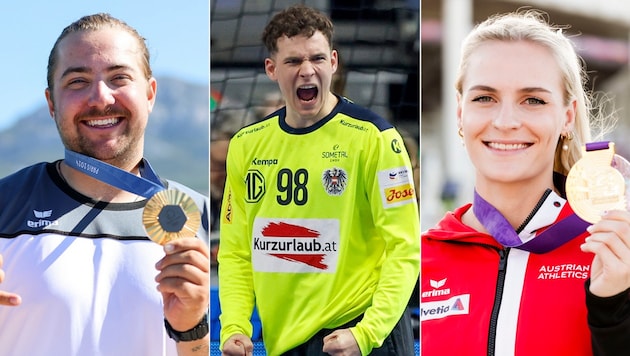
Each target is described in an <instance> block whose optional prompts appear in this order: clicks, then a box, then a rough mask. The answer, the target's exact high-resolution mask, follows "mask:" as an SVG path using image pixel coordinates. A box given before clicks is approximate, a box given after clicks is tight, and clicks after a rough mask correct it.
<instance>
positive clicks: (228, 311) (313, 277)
mask: <svg viewBox="0 0 630 356" xmlns="http://www.w3.org/2000/svg"><path fill="white" fill-rule="evenodd" d="M284 115H285V109H281V110H279V111H278V112H277V113H276V114H275V115H273V116H270V117H269V118H267V119H265V120H264V121H261V122H258V123H256V124H253V125H251V126H248V127H246V128H243V129H242V130H241V131H239V132H238V133H237V134H236V135H235V136H234V137H233V138H232V140H231V142H230V148H229V152H228V158H227V182H226V188H225V195H224V201H223V204H222V212H221V228H220V248H219V257H218V258H219V297H220V302H221V309H222V315H221V316H220V320H221V325H222V330H221V345H223V343H224V342H225V341H226V340H227V339H228V338H229V337H230V336H231V335H233V334H235V333H243V334H246V335H250V336H251V333H252V326H251V324H250V322H249V318H250V316H251V313H252V310H253V307H254V303H256V305H257V307H258V312H259V315H260V319H261V323H262V329H263V341H264V343H265V347H266V349H267V352H268V354H269V355H279V354H281V353H283V352H285V351H287V350H289V349H291V348H294V347H296V346H298V345H300V344H302V343H304V342H306V341H307V340H308V339H309V338H310V337H312V336H313V335H314V334H315V333H316V332H318V331H319V330H321V329H324V328H334V327H337V326H340V325H342V324H344V323H347V322H349V321H351V320H353V319H355V318H356V317H358V316H359V315H361V314H364V317H363V319H362V321H360V322H359V323H358V324H357V325H356V326H355V327H353V328H352V329H351V331H352V333H353V335H354V337H355V339H356V340H357V342H358V344H359V347H360V348H361V351H362V353H363V354H368V353H369V352H370V351H371V350H372V348H374V347H379V346H380V345H381V344H382V343H383V341H384V339H385V338H386V337H387V336H388V335H389V333H390V332H391V330H392V329H393V327H394V326H395V325H396V323H397V322H398V320H399V319H400V317H401V315H402V313H403V311H404V309H405V307H406V305H407V302H408V300H409V297H410V295H411V291H412V290H413V287H414V285H415V283H416V281H417V279H418V276H419V268H420V267H419V265H420V226H419V225H420V219H419V215H418V206H417V203H416V197H415V191H414V187H413V178H412V170H411V166H410V162H409V156H408V154H407V152H406V150H405V147H404V144H403V141H402V138H401V136H400V134H399V133H398V132H397V131H396V130H395V128H394V127H393V126H392V125H391V124H390V123H389V122H387V121H386V120H385V119H383V118H381V117H379V116H377V115H376V114H374V113H373V112H371V111H369V110H367V109H364V108H361V107H359V106H357V105H355V104H353V103H351V102H349V101H347V99H344V98H340V101H339V103H338V104H337V106H336V107H335V109H334V110H333V112H332V113H331V114H330V115H328V116H327V117H326V118H324V119H322V120H321V121H320V122H318V123H317V124H316V125H314V126H312V127H309V128H306V129H294V128H291V127H289V126H288V125H287V124H286V122H285V121H284Z"/></svg>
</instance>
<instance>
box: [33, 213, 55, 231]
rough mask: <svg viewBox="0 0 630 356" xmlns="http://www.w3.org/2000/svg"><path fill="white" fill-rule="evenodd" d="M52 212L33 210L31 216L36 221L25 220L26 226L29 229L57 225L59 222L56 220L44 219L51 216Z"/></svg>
mask: <svg viewBox="0 0 630 356" xmlns="http://www.w3.org/2000/svg"><path fill="white" fill-rule="evenodd" d="M52 212H53V211H52V210H43V211H39V210H33V215H35V218H37V220H35V221H33V220H26V225H27V226H28V227H31V228H40V227H47V226H54V225H59V221H57V220H52V221H51V220H47V219H46V218H49V217H51V216H52Z"/></svg>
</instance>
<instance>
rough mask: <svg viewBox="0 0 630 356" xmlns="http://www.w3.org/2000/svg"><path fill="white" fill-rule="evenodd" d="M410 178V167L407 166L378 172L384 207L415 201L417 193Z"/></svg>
mask: <svg viewBox="0 0 630 356" xmlns="http://www.w3.org/2000/svg"><path fill="white" fill-rule="evenodd" d="M410 178H411V174H410V172H409V169H408V168H407V167H405V166H402V167H397V168H392V169H388V170H383V171H379V172H378V185H379V188H380V191H381V199H382V201H383V207H385V208H386V209H387V208H392V207H395V206H400V205H405V204H409V203H412V202H414V201H415V199H416V193H415V189H414V187H413V182H411V179H410Z"/></svg>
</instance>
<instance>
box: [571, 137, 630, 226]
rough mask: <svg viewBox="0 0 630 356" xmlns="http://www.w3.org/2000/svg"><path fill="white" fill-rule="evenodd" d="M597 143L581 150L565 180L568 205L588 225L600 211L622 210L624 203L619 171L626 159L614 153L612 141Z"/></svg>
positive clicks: (599, 217)
mask: <svg viewBox="0 0 630 356" xmlns="http://www.w3.org/2000/svg"><path fill="white" fill-rule="evenodd" d="M598 144H600V146H601V147H600V146H594V147H593V148H591V149H588V148H587V147H584V148H583V149H582V153H583V155H582V158H580V160H578V161H577V162H576V163H575V164H574V165H573V167H571V170H570V171H569V174H568V175H567V181H566V193H567V200H568V201H569V204H570V205H571V208H573V211H574V212H575V213H576V214H577V215H578V216H579V217H580V218H582V220H585V221H588V222H590V223H592V224H594V223H596V222H598V221H599V220H600V219H601V215H602V213H603V212H605V211H609V210H625V209H626V204H627V203H626V183H625V179H624V176H623V174H622V173H621V172H620V170H622V169H624V170H626V168H627V165H628V161H626V160H625V159H623V158H622V157H621V156H618V155H615V144H614V143H613V142H602V143H598ZM606 144H607V145H606ZM587 146H588V145H587ZM623 166H626V167H623ZM620 168H621V169H620Z"/></svg>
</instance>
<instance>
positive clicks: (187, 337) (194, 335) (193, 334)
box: [164, 313, 210, 342]
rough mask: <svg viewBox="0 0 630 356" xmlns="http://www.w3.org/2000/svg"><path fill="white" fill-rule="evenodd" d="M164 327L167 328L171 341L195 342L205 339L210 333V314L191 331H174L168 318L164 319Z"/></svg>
mask: <svg viewBox="0 0 630 356" xmlns="http://www.w3.org/2000/svg"><path fill="white" fill-rule="evenodd" d="M164 327H165V328H166V333H167V334H168V336H169V337H170V338H171V339H173V340H175V342H180V341H195V340H199V339H203V338H204V337H205V336H206V335H208V333H209V332H210V328H209V326H208V313H206V314H204V316H203V317H202V318H201V320H200V321H199V323H198V324H197V325H195V326H194V327H193V328H192V329H190V330H186V331H183V332H182V331H177V330H175V329H173V327H172V326H171V324H170V323H169V322H168V320H166V318H164Z"/></svg>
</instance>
